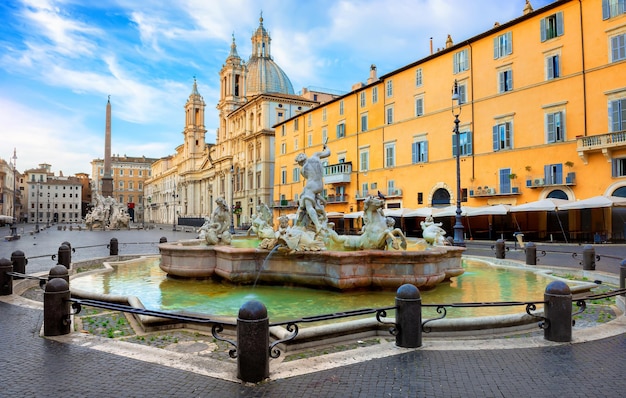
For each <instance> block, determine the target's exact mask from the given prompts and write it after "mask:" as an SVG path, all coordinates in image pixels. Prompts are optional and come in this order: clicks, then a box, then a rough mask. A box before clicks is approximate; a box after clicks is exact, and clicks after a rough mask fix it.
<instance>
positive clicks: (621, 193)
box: [612, 187, 626, 198]
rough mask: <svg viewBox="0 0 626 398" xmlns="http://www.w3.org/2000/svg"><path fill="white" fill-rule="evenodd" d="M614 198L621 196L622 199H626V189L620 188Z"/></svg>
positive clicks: (614, 193)
mask: <svg viewBox="0 0 626 398" xmlns="http://www.w3.org/2000/svg"><path fill="white" fill-rule="evenodd" d="M612 195H613V196H619V197H620V198H626V187H619V188H617V189H616V190H615V191H613V194H612Z"/></svg>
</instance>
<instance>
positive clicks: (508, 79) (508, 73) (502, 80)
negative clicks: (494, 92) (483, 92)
mask: <svg viewBox="0 0 626 398" xmlns="http://www.w3.org/2000/svg"><path fill="white" fill-rule="evenodd" d="M498 83H499V92H500V93H505V92H507V91H511V90H513V71H512V70H510V69H508V70H503V71H501V72H499V73H498Z"/></svg>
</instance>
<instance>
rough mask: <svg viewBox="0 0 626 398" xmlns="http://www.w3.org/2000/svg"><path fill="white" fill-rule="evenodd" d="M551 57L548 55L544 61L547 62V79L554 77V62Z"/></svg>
mask: <svg viewBox="0 0 626 398" xmlns="http://www.w3.org/2000/svg"><path fill="white" fill-rule="evenodd" d="M553 61H554V60H553V58H552V57H548V58H547V59H546V63H547V64H548V65H547V66H548V79H552V78H554V62H553Z"/></svg>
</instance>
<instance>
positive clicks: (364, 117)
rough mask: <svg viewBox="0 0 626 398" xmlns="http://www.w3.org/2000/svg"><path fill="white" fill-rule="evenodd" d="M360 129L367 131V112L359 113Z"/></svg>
mask: <svg viewBox="0 0 626 398" xmlns="http://www.w3.org/2000/svg"><path fill="white" fill-rule="evenodd" d="M361 131H367V113H363V114H362V115H361Z"/></svg>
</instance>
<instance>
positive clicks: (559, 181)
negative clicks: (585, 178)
mask: <svg viewBox="0 0 626 398" xmlns="http://www.w3.org/2000/svg"><path fill="white" fill-rule="evenodd" d="M554 182H555V183H556V184H563V165H562V164H561V163H559V164H557V165H556V181H554Z"/></svg>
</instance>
